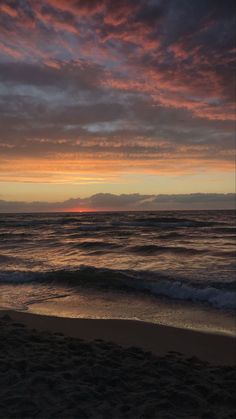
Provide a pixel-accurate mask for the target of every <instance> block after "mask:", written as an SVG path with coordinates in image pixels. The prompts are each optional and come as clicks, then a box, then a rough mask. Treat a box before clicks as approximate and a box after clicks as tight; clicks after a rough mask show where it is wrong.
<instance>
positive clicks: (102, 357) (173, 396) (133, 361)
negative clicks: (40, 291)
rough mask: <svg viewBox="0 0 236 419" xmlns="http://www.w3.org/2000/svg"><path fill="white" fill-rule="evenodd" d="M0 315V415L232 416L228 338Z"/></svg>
mask: <svg viewBox="0 0 236 419" xmlns="http://www.w3.org/2000/svg"><path fill="white" fill-rule="evenodd" d="M0 316H2V317H1V318H0V418H1V419H8V418H16V419H18V418H19V419H20V418H24V419H28V418H29V419H31V418H39V419H46V418H52V419H56V418H61V419H62V418H63V419H70V418H73V419H83V418H91V419H92V418H94V419H106V418H107V419H111V418H120V419H122V418H131V419H138V418H143V419H145V418H150V419H154V418H160V419H164V418H172V419H174V418H175V419H182V418H183V419H184V418H188V419H193V418H195V419H197V418H208V419H214V418H218V419H224V418H231V419H235V417H236V405H235V388H236V372H235V369H234V368H233V366H232V364H233V363H235V360H236V359H235V341H234V339H233V338H230V337H226V336H217V335H210V334H204V333H200V332H192V331H188V330H182V329H175V328H170V327H165V326H157V325H151V324H148V323H143V322H133V321H126V320H86V319H84V320H82V319H60V318H53V317H52V318H51V317H46V316H36V315H31V314H26V313H16V312H7V313H6V312H0ZM32 328H34V329H33V330H32ZM53 332H54V333H53ZM55 332H56V333H55ZM62 332H63V333H64V335H63V334H60V333H62ZM73 336H74V337H73ZM98 337H99V338H100V340H99V339H98ZM81 338H83V339H85V340H82V339H81ZM92 339H93V340H92ZM94 339H97V340H94ZM102 339H103V340H102ZM131 345H132V346H131ZM137 346H140V347H143V348H144V349H150V350H152V352H147V351H144V350H143V349H141V348H138V347H137ZM170 350H172V351H178V352H182V355H181V354H180V353H176V352H168V353H167V351H170ZM160 354H161V355H160ZM194 355H195V356H194ZM196 356H197V357H196ZM207 360H208V361H209V360H211V361H212V363H208V362H207ZM217 364H218V366H217Z"/></svg>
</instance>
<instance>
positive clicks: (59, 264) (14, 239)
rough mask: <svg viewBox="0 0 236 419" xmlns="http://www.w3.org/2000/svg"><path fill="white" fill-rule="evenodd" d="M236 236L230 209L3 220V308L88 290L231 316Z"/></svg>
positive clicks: (0, 260)
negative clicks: (214, 310) (163, 300)
mask: <svg viewBox="0 0 236 419" xmlns="http://www.w3.org/2000/svg"><path fill="white" fill-rule="evenodd" d="M235 238H236V227H235V218H234V212H233V211H195V212H192V211H191V212H180V211H171V212H123V213H78V214H77V213H76V214H75V213H73V214H72V213H70V214H62V213H56V214H17V215H16V214H14V215H13V214H11V215H4V214H1V215H0V265H1V268H0V293H1V297H0V305H1V306H2V307H14V308H18V309H24V310H26V309H28V308H29V307H30V306H31V305H33V304H39V303H43V302H45V301H49V300H50V299H54V298H58V297H60V298H62V299H63V297H65V296H68V295H72V294H73V296H75V295H76V294H81V292H83V291H84V292H86V291H88V292H89V295H90V296H92V295H93V292H94V295H97V293H99V295H101V294H104V296H105V294H106V293H109V295H113V299H114V300H115V298H116V296H118V295H119V298H124V299H125V298H126V297H127V298H129V297H128V296H130V297H131V296H132V298H136V297H137V298H138V299H139V300H140V298H142V296H143V298H144V299H145V301H148V298H149V297H150V298H151V299H152V304H153V299H154V298H157V300H158V298H163V297H164V298H165V299H166V301H167V302H168V301H170V302H174V301H178V303H180V302H181V301H182V302H183V303H184V302H189V303H191V304H194V306H195V307H196V306H197V305H200V306H201V307H202V306H203V305H205V306H206V307H209V308H210V307H212V308H214V309H216V310H221V311H232V310H234V309H235V308H236V293H235V288H236V287H235V281H234V279H235V256H236V253H235ZM91 299H92V297H91ZM137 310H138V309H137ZM136 316H137V318H139V313H138V312H137V313H136Z"/></svg>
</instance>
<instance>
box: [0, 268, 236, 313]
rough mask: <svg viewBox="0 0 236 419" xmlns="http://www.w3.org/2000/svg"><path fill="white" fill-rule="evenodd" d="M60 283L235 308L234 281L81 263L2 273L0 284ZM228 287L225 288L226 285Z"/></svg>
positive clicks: (221, 307)
mask: <svg viewBox="0 0 236 419" xmlns="http://www.w3.org/2000/svg"><path fill="white" fill-rule="evenodd" d="M35 281H37V283H38V284H39V283H47V284H53V283H55V285H56V284H63V285H65V286H68V287H73V288H74V287H85V288H93V289H96V290H102V291H113V292H116V291H122V292H138V293H146V294H147V293H148V294H150V295H153V296H157V297H158V296H159V297H166V298H170V299H174V300H183V301H192V302H194V303H206V304H209V305H211V306H213V307H215V308H218V309H227V310H234V309H236V292H235V283H234V282H233V281H232V282H228V283H225V282H224V283H220V282H219V283H217V284H216V283H205V284H204V286H203V284H197V283H193V282H187V281H186V280H183V279H171V278H170V277H165V276H163V275H161V276H160V275H158V274H157V273H156V274H155V273H151V272H138V271H132V270H112V269H105V268H104V269H101V268H100V269H99V268H94V267H90V266H81V267H80V269H77V270H68V271H67V270H58V271H47V272H14V271H11V272H4V273H1V274H0V283H1V284H4V283H5V284H6V283H7V284H10V283H12V284H16V283H17V284H24V283H30V282H35ZM226 287H227V288H226Z"/></svg>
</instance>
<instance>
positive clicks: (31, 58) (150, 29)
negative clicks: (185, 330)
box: [0, 0, 236, 211]
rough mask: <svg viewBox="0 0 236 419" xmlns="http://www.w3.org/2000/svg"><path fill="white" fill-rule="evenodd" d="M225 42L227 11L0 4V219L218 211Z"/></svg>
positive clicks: (227, 175)
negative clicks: (32, 212)
mask: <svg viewBox="0 0 236 419" xmlns="http://www.w3.org/2000/svg"><path fill="white" fill-rule="evenodd" d="M235 35H236V34H235V6H234V1H231V0H224V1H222V0H191V1H189V0H135V1H134V0H116V1H115V0H41V1H37V0H0V211H1V210H2V208H4V209H5V210H9V208H10V209H12V208H13V209H14V207H15V208H16V210H17V208H26V207H27V208H33V209H35V208H36V209H37V208H38V209H41V208H42V206H44V205H45V208H48V209H49V210H50V209H51V210H55V208H59V209H63V208H65V209H68V205H69V207H70V208H71V209H72V210H73V209H80V208H82V207H83V208H87V206H88V207H89V208H93V209H96V205H97V208H102V209H106V208H114V209H116V208H117V209H118V208H122V205H124V206H125V205H128V208H133V207H134V208H136V207H137V205H138V208H139V207H140V205H141V207H142V208H145V205H147V202H149V206H150V207H151V208H157V209H158V208H164V207H166V206H167V208H168V206H169V207H171V206H172V208H173V209H175V208H179V207H181V208H182V207H185V206H187V208H199V207H204V205H205V207H206V208H207V207H210V208H212V206H213V207H215V208H220V207H222V208H226V207H227V206H229V207H231V206H232V202H233V199H232V195H230V194H232V193H234V192H235V180H234V178H235V176H234V175H235V173H234V171H235V152H234V150H235V52H236V45H235ZM137 194H139V195H137ZM177 195H178V199H177V198H176V196H177ZM137 196H139V199H138V202H139V203H138V204H137V199H136V198H135V197H137ZM158 196H159V198H158V200H156V198H153V197H158ZM160 196H161V197H162V196H166V197H167V198H166V200H165V203H163V198H161V200H162V201H161V202H162V203H161V202H160ZM183 196H185V197H186V198H184V200H183ZM91 197H92V198H91ZM94 197H95V198H94ZM96 197H99V199H100V200H101V199H102V202H100V201H99V203H98V201H97V200H96ZM107 197H110V198H109V199H110V200H111V201H110V200H109V202H110V203H109V204H108V201H107ZM114 197H119V202H117V200H116V198H114ZM124 197H128V198H124ZM146 197H147V200H148V201H146ZM168 197H169V198H168ZM173 197H174V198H173ZM127 199H130V203H129V204H127ZM150 199H151V201H152V204H150ZM176 199H177V201H178V202H179V203H177V201H176ZM154 201H155V205H154ZM157 201H158V202H157ZM30 202H33V204H32V205H33V206H32V205H31V207H30V205H29V203H30ZM40 202H41V204H40ZM111 202H112V203H111ZM140 202H141V204H140ZM229 202H230V203H229ZM22 205H23V206H22ZM24 205H25V206H24ZM40 205H41V206H40ZM47 205H48V206H47ZM71 205H72V206H71ZM73 205H74V207H73ZM109 205H110V206H109Z"/></svg>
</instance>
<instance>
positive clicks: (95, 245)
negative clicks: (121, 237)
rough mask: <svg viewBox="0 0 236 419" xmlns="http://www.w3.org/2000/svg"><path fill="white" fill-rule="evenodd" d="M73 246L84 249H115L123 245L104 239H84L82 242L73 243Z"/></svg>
mask: <svg viewBox="0 0 236 419" xmlns="http://www.w3.org/2000/svg"><path fill="white" fill-rule="evenodd" d="M72 246H73V247H75V248H79V249H84V250H113V249H114V250H115V249H118V248H120V247H121V246H120V245H118V244H116V243H110V242H102V241H84V242H82V243H72Z"/></svg>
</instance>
